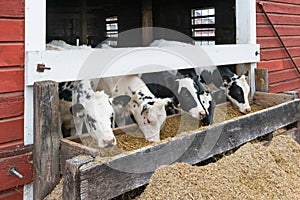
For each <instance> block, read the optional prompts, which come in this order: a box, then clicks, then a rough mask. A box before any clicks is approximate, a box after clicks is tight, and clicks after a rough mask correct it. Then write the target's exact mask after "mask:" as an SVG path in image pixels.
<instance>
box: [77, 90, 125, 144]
mask: <svg viewBox="0 0 300 200" xmlns="http://www.w3.org/2000/svg"><path fill="white" fill-rule="evenodd" d="M83 94H84V93H83ZM88 97H89V98H85V97H84V96H81V97H79V98H78V100H79V101H78V103H76V104H74V105H73V106H72V107H71V113H72V114H73V116H74V120H75V126H76V129H77V130H78V129H79V130H80V129H81V130H82V125H83V123H85V125H86V128H87V131H88V132H89V133H91V135H92V137H94V138H95V139H96V140H97V142H98V146H99V147H100V148H106V147H112V146H114V145H116V144H117V141H116V138H115V136H114V134H113V131H112V118H113V115H114V111H113V107H112V105H111V102H113V101H117V99H118V98H120V97H115V98H111V99H109V97H108V95H106V94H105V93H104V92H103V91H101V92H99V91H97V92H91V91H89V95H88ZM121 98H122V97H121Z"/></svg>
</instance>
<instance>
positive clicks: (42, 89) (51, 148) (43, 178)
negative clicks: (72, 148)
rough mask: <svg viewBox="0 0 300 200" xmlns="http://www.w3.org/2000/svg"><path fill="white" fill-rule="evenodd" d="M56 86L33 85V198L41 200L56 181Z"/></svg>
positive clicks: (58, 176) (38, 83)
mask: <svg viewBox="0 0 300 200" xmlns="http://www.w3.org/2000/svg"><path fill="white" fill-rule="evenodd" d="M58 101H59V98H58V84H57V83H55V82H53V81H47V82H36V83H35V85H34V166H35V169H34V174H35V176H34V198H35V199H43V198H44V197H45V196H46V195H47V194H48V193H49V192H51V191H52V189H53V188H54V187H55V186H56V184H57V183H58V182H59V180H60V171H59V153H60V152H59V145H60V141H59V139H60V135H59V133H58V130H59V123H58V116H59V113H58Z"/></svg>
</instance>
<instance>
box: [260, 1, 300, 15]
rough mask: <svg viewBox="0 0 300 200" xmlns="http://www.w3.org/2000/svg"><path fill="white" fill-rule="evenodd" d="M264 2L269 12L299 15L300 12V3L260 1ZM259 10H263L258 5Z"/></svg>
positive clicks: (265, 8)
mask: <svg viewBox="0 0 300 200" xmlns="http://www.w3.org/2000/svg"><path fill="white" fill-rule="evenodd" d="M260 2H261V3H262V4H263V7H264V10H265V11H266V12H267V13H268V14H269V13H280V14H289V15H292V14H294V15H298V14H299V13H300V5H295V4H289V3H284V2H269V1H260ZM256 10H257V11H258V12H260V11H261V9H260V8H259V7H256Z"/></svg>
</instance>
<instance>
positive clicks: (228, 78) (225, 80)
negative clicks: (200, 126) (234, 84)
mask: <svg viewBox="0 0 300 200" xmlns="http://www.w3.org/2000/svg"><path fill="white" fill-rule="evenodd" d="M230 82H231V78H230V77H229V76H223V85H224V87H228V85H229V83H230Z"/></svg>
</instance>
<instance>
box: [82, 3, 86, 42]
mask: <svg viewBox="0 0 300 200" xmlns="http://www.w3.org/2000/svg"><path fill="white" fill-rule="evenodd" d="M86 4H87V1H86V0H82V1H81V41H82V44H87V36H88V35H87V5H86Z"/></svg>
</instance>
